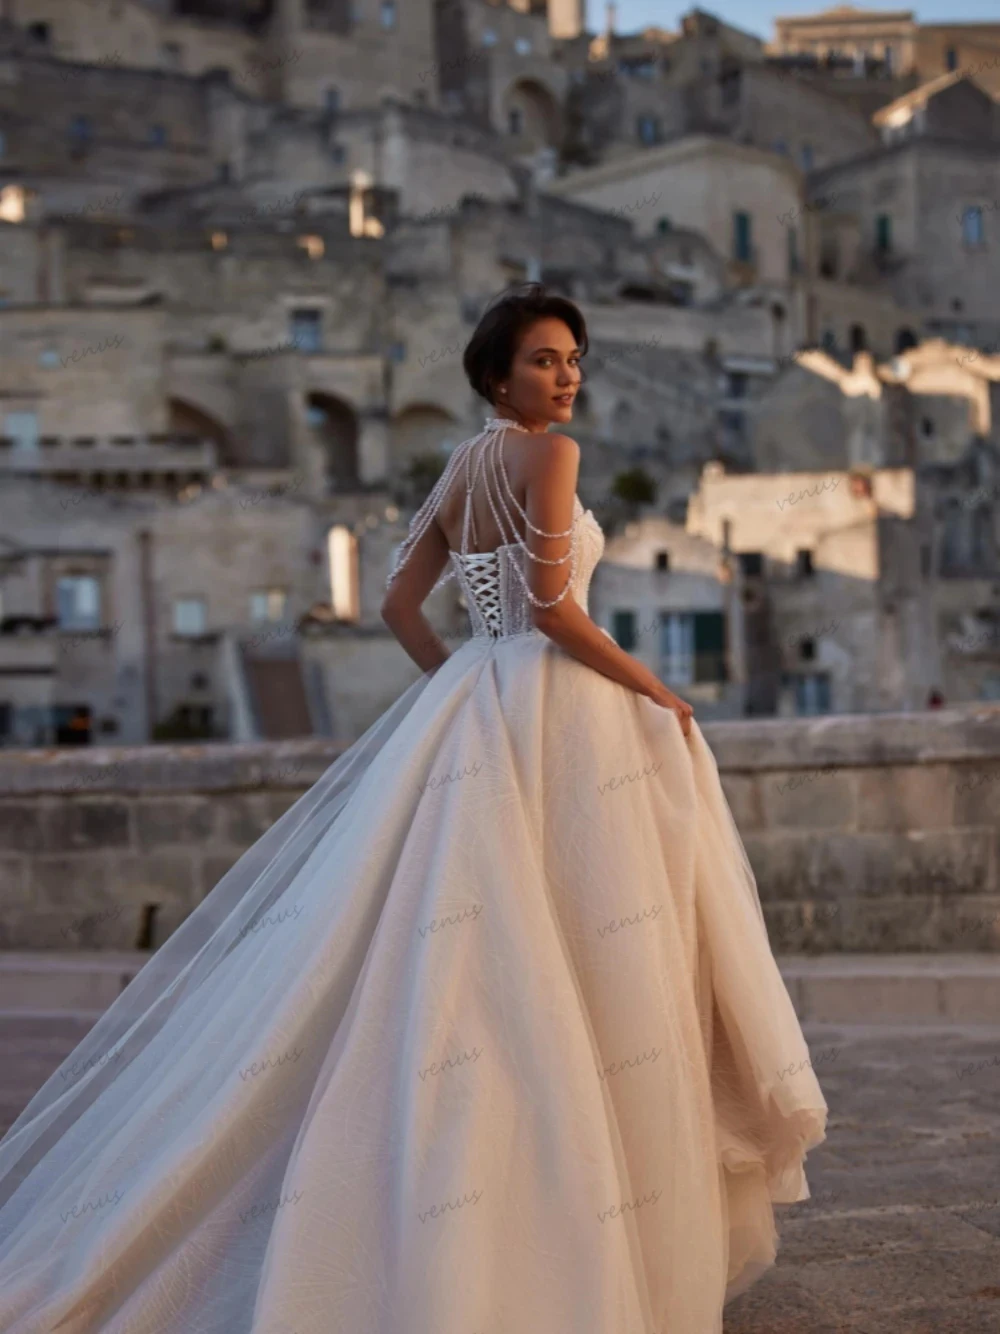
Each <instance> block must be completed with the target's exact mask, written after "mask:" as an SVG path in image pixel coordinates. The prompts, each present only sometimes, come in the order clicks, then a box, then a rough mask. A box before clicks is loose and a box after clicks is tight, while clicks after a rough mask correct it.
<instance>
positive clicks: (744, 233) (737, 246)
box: [733, 211, 753, 264]
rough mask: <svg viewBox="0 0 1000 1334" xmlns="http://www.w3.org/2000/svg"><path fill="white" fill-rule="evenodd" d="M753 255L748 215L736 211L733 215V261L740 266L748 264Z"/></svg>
mask: <svg viewBox="0 0 1000 1334" xmlns="http://www.w3.org/2000/svg"><path fill="white" fill-rule="evenodd" d="M752 253H753V240H752V228H751V222H750V214H749V213H744V212H741V211H737V212H735V213H734V214H733V259H735V260H738V261H739V262H740V263H741V264H748V263H749V262H750V258H751V255H752Z"/></svg>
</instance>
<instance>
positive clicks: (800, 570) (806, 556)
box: [795, 547, 816, 579]
mask: <svg viewBox="0 0 1000 1334" xmlns="http://www.w3.org/2000/svg"><path fill="white" fill-rule="evenodd" d="M795 573H796V575H797V576H798V577H799V578H800V579H809V578H811V577H812V576H813V575H814V574H815V573H816V570H815V568H814V566H813V554H812V552H811V551H809V550H807V549H806V548H804V547H803V548H802V549H801V550H799V551H796V553H795Z"/></svg>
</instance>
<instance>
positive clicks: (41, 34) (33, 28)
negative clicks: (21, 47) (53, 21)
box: [28, 23, 52, 46]
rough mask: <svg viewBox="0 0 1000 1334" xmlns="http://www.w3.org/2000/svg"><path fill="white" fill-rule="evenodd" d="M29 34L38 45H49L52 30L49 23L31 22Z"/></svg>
mask: <svg viewBox="0 0 1000 1334" xmlns="http://www.w3.org/2000/svg"><path fill="white" fill-rule="evenodd" d="M28 36H29V37H30V38H31V40H32V41H33V42H34V43H35V45H36V46H48V44H49V38H50V37H51V36H52V32H51V29H50V28H49V25H48V24H47V23H29V24H28Z"/></svg>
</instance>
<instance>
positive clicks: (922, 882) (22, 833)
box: [0, 705, 1000, 952]
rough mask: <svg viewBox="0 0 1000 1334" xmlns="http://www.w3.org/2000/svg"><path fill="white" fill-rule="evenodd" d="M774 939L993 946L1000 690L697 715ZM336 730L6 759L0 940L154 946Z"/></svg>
mask: <svg viewBox="0 0 1000 1334" xmlns="http://www.w3.org/2000/svg"><path fill="white" fill-rule="evenodd" d="M704 731H705V736H706V739H707V741H708V742H709V744H710V745H711V747H712V749H713V752H714V754H715V756H716V758H717V761H718V764H719V770H720V775H721V777H722V781H723V785H724V788H725V790H726V793H727V797H728V799H729V801H730V804H731V806H732V810H733V815H734V817H735V820H736V823H737V825H738V827H739V829H740V832H741V834H742V837H743V839H744V841H745V844H746V847H747V852H748V854H749V857H750V860H751V863H752V865H753V868H754V872H755V875H756V877H757V882H758V886H759V890H760V896H761V900H762V903H763V905H764V909H765V914H766V917H767V922H768V927H769V931H770V934H771V940H772V944H773V946H774V948H775V949H776V950H779V951H802V950H805V951H810V950H815V951H839V950H845V951H852V950H853V951H876V952H882V951H897V950H905V951H910V950H916V951H923V950H926V951H935V950H960V951H972V950H992V951H996V950H998V949H1000V925H998V923H1000V879H998V876H1000V870H998V868H1000V841H998V829H1000V706H997V705H994V706H992V707H991V706H985V705H984V706H980V707H978V708H966V709H962V710H954V711H948V712H941V713H937V714H923V715H918V716H913V715H903V716H898V715H897V716H894V715H883V716H880V717H874V718H873V717H867V718H863V719H862V718H856V717H842V718H827V719H814V720H808V721H807V720H800V721H794V722H789V721H770V722H768V721H765V722H754V723H746V722H743V723H740V724H729V723H709V724H706V726H705V729H704ZM338 753H339V752H338V748H337V747H336V746H335V745H334V744H333V743H324V742H316V741H306V742H289V743H284V744H281V745H264V746H261V745H256V746H212V747H200V746H188V747H157V748H155V749H151V748H138V749H129V750H113V749H95V750H92V751H90V752H88V753H87V754H85V755H84V754H80V753H77V754H68V753H65V752H62V753H56V752H34V753H32V754H30V755H29V754H24V755H18V754H10V755H5V756H4V757H2V758H0V877H2V880H0V884H2V894H0V901H2V905H3V906H2V909H0V947H2V948H4V949H7V950H33V949H38V950H56V951H57V950H66V949H71V948H79V947H85V948H92V949H101V950H124V949H131V948H134V947H136V946H137V945H138V946H140V947H143V948H151V947H155V946H158V945H159V944H161V943H162V941H163V940H164V939H165V938H166V937H167V936H168V935H169V934H170V932H171V931H172V930H173V929H174V928H175V927H176V926H177V924H178V923H179V922H180V921H181V920H182V919H183V918H184V917H185V916H186V915H187V914H188V913H189V912H190V911H191V910H192V909H193V908H194V907H195V906H196V905H197V904H198V903H199V902H200V901H201V899H202V898H203V897H204V896H205V895H206V894H207V893H208V892H209V891H210V890H211V889H212V888H213V886H214V885H215V884H216V883H217V881H218V880H219V879H220V878H221V876H222V875H223V874H224V873H225V871H226V870H228V869H229V867H230V866H231V865H232V864H233V863H234V862H235V861H236V860H237V858H238V857H239V856H240V855H241V854H242V852H243V851H244V850H245V849H246V848H248V847H249V846H250V845H251V844H252V843H254V842H255V841H256V839H257V838H259V837H260V835H261V834H262V833H263V832H264V831H265V830H266V829H267V828H268V827H269V826H270V825H271V824H272V823H273V822H274V820H275V819H276V818H277V817H278V816H279V815H280V814H281V813H282V812H284V811H285V810H286V809H287V808H288V807H289V806H290V805H291V804H292V803H293V802H294V801H295V799H296V798H297V797H298V796H299V795H300V794H301V793H302V792H303V791H305V790H306V789H307V788H308V787H309V786H310V785H311V784H312V783H313V782H314V781H315V780H316V779H317V778H318V777H319V776H320V775H321V774H322V772H323V771H324V769H325V768H326V767H327V765H328V764H329V763H330V762H331V761H332V760H333V759H334V758H335V757H336V755H337V754H338Z"/></svg>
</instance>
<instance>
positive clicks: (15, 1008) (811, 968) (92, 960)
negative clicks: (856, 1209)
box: [0, 951, 1000, 1025]
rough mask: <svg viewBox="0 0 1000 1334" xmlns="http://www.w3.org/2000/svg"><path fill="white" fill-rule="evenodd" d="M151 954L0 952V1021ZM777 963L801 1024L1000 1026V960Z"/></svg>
mask: <svg viewBox="0 0 1000 1334" xmlns="http://www.w3.org/2000/svg"><path fill="white" fill-rule="evenodd" d="M150 957H151V956H150V955H148V954H143V953H139V952H135V951H133V952H125V951H122V952H111V951H92V952H89V953H86V952H83V951H81V952H78V953H72V954H69V953H65V954H63V953H55V952H52V953H33V954H31V953H15V952H0V1015H24V1016H28V1015H32V1016H46V1015H48V1016H51V1017H53V1018H56V1017H68V1016H77V1017H80V1018H89V1019H96V1018H97V1017H98V1016H99V1015H100V1014H102V1013H103V1011H104V1010H105V1009H107V1007H108V1006H109V1005H110V1004H111V1002H112V1001H113V1000H114V999H115V997H116V996H117V995H118V994H119V993H120V992H121V990H122V989H123V988H124V987H125V986H126V985H127V983H128V982H129V981H131V979H132V978H133V977H134V976H135V974H136V973H137V972H138V971H139V969H140V968H141V967H142V965H143V964H144V963H145V962H146V960H147V959H148V958H150ZM778 964H779V966H780V968H781V972H782V975H783V977H784V978H785V982H786V984H787V986H788V990H789V994H790V995H791V998H792V1001H793V1003H794V1005H795V1010H796V1013H797V1014H798V1016H799V1018H800V1020H802V1021H803V1022H809V1023H843V1024H857V1023H861V1024H907V1023H914V1024H929V1023H933V1024H945V1025H948V1024H955V1025H966V1024H990V1023H992V1024H996V1023H998V1022H1000V955H995V954H824V955H813V956H805V955H798V956H792V955H788V956H785V957H783V958H779V959H778Z"/></svg>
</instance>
